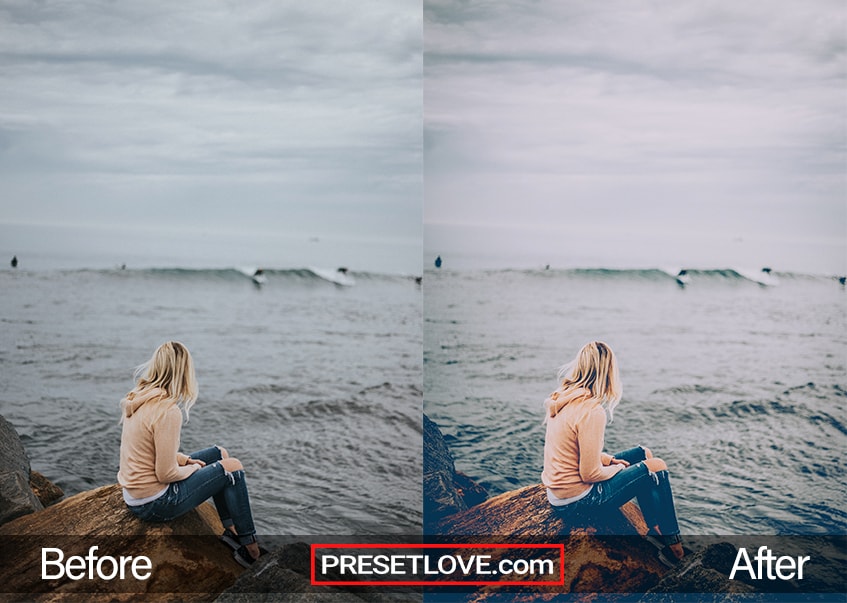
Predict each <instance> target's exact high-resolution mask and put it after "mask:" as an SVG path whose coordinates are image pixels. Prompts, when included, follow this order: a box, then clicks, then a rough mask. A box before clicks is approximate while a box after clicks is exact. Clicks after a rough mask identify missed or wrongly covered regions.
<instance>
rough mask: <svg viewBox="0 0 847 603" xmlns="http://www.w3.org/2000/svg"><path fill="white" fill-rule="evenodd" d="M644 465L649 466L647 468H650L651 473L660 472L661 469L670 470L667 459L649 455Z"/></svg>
mask: <svg viewBox="0 0 847 603" xmlns="http://www.w3.org/2000/svg"><path fill="white" fill-rule="evenodd" d="M644 465H645V466H646V467H647V469H649V470H650V472H651V473H658V472H659V471H667V470H668V466H667V465H666V464H665V461H663V460H662V459H657V458H653V457H649V458H648V459H647V460H646V461H644Z"/></svg>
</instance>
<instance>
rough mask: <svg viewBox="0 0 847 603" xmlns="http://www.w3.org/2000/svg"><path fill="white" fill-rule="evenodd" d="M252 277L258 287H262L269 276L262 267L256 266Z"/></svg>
mask: <svg viewBox="0 0 847 603" xmlns="http://www.w3.org/2000/svg"><path fill="white" fill-rule="evenodd" d="M250 278H251V279H252V280H253V283H254V284H255V285H256V286H257V287H261V286H262V285H264V284H265V283H267V282H268V277H266V276H265V271H264V270H262V269H261V268H256V270H255V271H254V272H253V276H252V277H250Z"/></svg>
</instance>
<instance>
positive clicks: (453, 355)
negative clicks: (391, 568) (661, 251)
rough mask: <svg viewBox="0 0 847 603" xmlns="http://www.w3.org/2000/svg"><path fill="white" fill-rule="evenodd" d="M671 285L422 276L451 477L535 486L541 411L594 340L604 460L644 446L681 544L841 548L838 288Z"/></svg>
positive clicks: (637, 280) (509, 274) (725, 277)
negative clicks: (616, 376)
mask: <svg viewBox="0 0 847 603" xmlns="http://www.w3.org/2000/svg"><path fill="white" fill-rule="evenodd" d="M673 274H675V273H674V272H673V271H671V273H666V272H664V271H662V270H578V269H572V270H555V269H551V270H544V269H543V268H542V269H536V270H529V269H528V270H470V269H469V270H450V269H442V270H434V269H430V270H427V271H426V273H425V276H424V283H425V291H424V321H425V322H424V375H425V383H424V391H425V396H424V398H425V400H424V409H425V412H426V413H427V414H428V415H429V416H430V417H431V418H432V419H433V420H434V421H436V422H437V423H438V424H439V425H440V426H441V428H442V430H443V431H444V432H445V434H446V437H447V441H448V444H449V445H450V447H451V449H452V451H453V454H454V456H455V457H456V466H457V468H458V469H460V470H461V471H464V472H465V473H467V474H468V475H470V476H471V477H472V478H474V479H476V480H478V481H480V482H481V483H483V484H484V485H485V486H487V487H488V488H489V489H490V491H491V493H492V494H497V493H500V492H504V491H507V490H511V489H514V488H517V487H520V486H524V485H528V484H533V483H538V482H539V481H540V473H541V467H542V453H543V445H544V429H543V426H542V419H543V414H542V403H543V400H544V398H545V397H546V396H547V394H548V393H549V392H551V391H552V390H553V389H555V387H556V377H555V376H556V372H557V369H558V368H559V366H561V365H562V364H564V363H565V362H567V361H569V360H571V359H572V358H573V356H574V355H575V354H576V352H577V350H578V349H579V348H580V347H581V346H582V345H583V344H584V343H586V342H587V341H590V340H594V339H599V340H603V341H606V342H607V343H609V344H610V345H611V346H612V348H613V349H614V350H615V352H616V354H617V356H618V359H619V362H620V367H621V376H622V379H623V400H622V402H621V403H620V405H619V406H618V409H617V410H616V412H615V419H614V422H613V423H611V424H610V425H609V426H608V428H607V433H606V448H607V450H609V451H615V450H620V449H624V448H628V447H630V446H633V445H637V444H643V445H645V446H648V447H649V448H651V449H652V450H653V451H654V452H655V453H656V454H657V456H661V457H662V458H663V459H665V460H666V461H667V463H668V465H669V466H670V469H671V476H672V483H673V487H674V492H675V496H676V499H677V507H678V513H679V518H680V524H681V526H682V529H683V531H684V532H685V533H688V534H834V533H842V534H843V533H844V532H845V529H847V506H845V500H847V496H845V495H847V486H845V482H847V480H845V469H844V463H843V452H844V450H845V447H847V417H845V410H844V408H845V402H847V382H845V381H846V379H845V375H847V371H845V367H847V345H845V344H847V328H845V327H847V325H845V322H847V321H845V316H847V312H845V310H846V309H847V291H845V288H844V286H843V285H842V284H841V283H840V282H839V281H838V279H836V278H833V277H822V276H809V275H804V274H799V273H787V272H783V273H772V275H771V276H770V277H768V278H767V279H764V278H762V277H761V275H760V274H756V273H750V274H747V273H743V272H740V271H736V270H732V269H725V270H700V271H696V270H692V271H689V274H688V283H687V284H686V285H685V286H681V285H680V284H678V283H677V282H676V279H675V278H674V276H673ZM754 279H759V280H763V281H766V282H769V283H770V284H769V285H764V284H760V283H758V282H756V280H754Z"/></svg>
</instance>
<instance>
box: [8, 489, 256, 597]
mask: <svg viewBox="0 0 847 603" xmlns="http://www.w3.org/2000/svg"><path fill="white" fill-rule="evenodd" d="M222 531H223V526H221V523H220V521H219V520H218V516H217V513H216V512H215V509H214V507H212V505H211V504H209V503H204V504H203V505H201V506H200V507H198V508H197V509H195V510H193V511H190V512H189V513H187V514H186V515H184V516H182V517H180V518H179V519H176V520H174V521H171V522H167V523H161V524H153V523H145V522H142V521H140V520H138V519H137V518H136V517H135V516H134V515H133V514H132V513H131V512H130V511H129V510H128V509H127V508H126V505H125V504H124V502H123V498H122V496H121V489H120V487H119V486H118V485H117V484H114V485H110V486H103V487H101V488H97V489H95V490H89V491H87V492H82V493H80V494H77V495H76V496H72V497H70V498H67V499H65V500H63V501H61V502H59V503H56V504H55V505H52V506H50V507H47V508H46V509H44V510H42V511H38V512H37V513H33V514H31V515H26V516H23V517H19V518H18V519H15V520H14V521H11V522H9V523H7V524H5V525H3V526H0V559H3V564H2V566H0V584H2V585H3V589H2V590H3V591H4V592H6V593H18V594H21V595H25V599H27V600H29V599H31V598H35V597H36V596H38V597H39V598H40V599H43V600H68V599H73V598H74V597H76V598H79V597H81V596H83V595H82V594H81V593H86V594H85V597H88V596H91V595H92V594H97V593H100V594H101V595H100V598H102V597H103V596H106V598H107V599H108V600H114V601H124V600H126V601H128V600H136V599H138V598H139V597H140V596H146V595H152V594H154V593H174V594H171V595H160V596H159V597H157V598H159V599H160V600H161V599H169V600H180V601H205V600H210V599H212V598H213V597H214V596H215V595H216V594H218V593H220V592H221V591H223V590H224V589H225V588H227V587H228V586H230V585H231V584H233V583H234V582H235V580H236V578H237V577H238V576H239V574H241V572H242V571H243V570H242V568H241V566H240V565H238V564H237V563H236V562H235V560H234V559H233V558H232V551H231V550H230V549H229V548H228V547H226V546H225V545H224V544H222V543H221V542H219V541H218V535H219V534H221V533H222ZM92 546H98V547H99V549H98V551H97V554H98V555H99V556H101V557H102V556H105V555H110V556H113V557H119V556H122V555H132V556H139V555H144V556H147V557H149V558H150V559H151V561H152V564H153V571H152V576H151V577H150V578H149V579H148V580H145V581H137V580H134V579H131V578H130V579H126V580H123V581H121V580H117V579H115V580H112V581H110V582H105V581H101V580H88V579H81V580H76V581H74V580H70V579H68V578H67V577H64V578H60V579H54V580H42V579H41V555H42V551H41V549H42V548H43V547H51V548H59V549H62V551H63V552H64V556H65V558H66V559H67V558H68V557H70V556H71V555H82V556H85V555H86V553H87V552H88V550H89V548H90V547H92ZM51 558H52V557H51ZM9 560H14V561H13V562H11V563H10V562H9ZM105 568H106V569H107V570H108V569H110V565H108V564H106V565H105ZM51 571H52V570H51ZM105 593H109V594H108V595H105Z"/></svg>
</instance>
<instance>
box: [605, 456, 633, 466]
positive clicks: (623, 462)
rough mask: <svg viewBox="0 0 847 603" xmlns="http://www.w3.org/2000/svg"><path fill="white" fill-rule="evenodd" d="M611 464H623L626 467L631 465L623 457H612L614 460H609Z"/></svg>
mask: <svg viewBox="0 0 847 603" xmlns="http://www.w3.org/2000/svg"><path fill="white" fill-rule="evenodd" d="M609 465H610V466H611V465H623V466H624V467H629V463H628V462H626V461H625V460H623V459H616V458H615V457H612V460H610V461H609Z"/></svg>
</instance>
